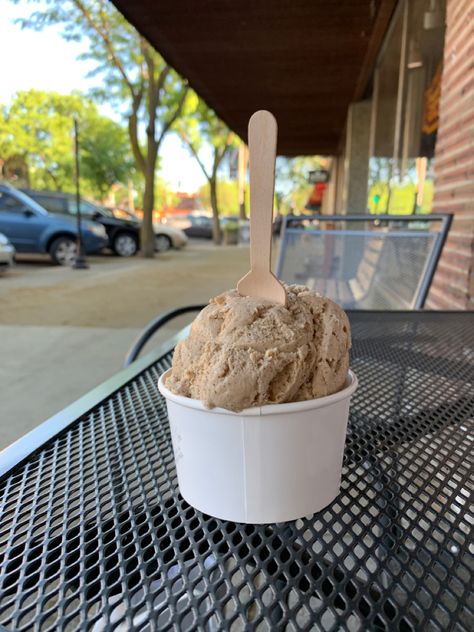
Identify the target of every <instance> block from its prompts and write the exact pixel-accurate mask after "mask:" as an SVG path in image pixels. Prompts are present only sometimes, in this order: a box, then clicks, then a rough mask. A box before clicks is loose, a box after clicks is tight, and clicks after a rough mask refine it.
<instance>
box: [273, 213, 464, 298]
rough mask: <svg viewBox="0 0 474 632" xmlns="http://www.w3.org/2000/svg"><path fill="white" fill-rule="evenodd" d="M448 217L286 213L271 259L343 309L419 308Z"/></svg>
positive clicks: (285, 274) (289, 278) (284, 274)
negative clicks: (275, 254)
mask: <svg viewBox="0 0 474 632" xmlns="http://www.w3.org/2000/svg"><path fill="white" fill-rule="evenodd" d="M451 220H452V216H451V215H448V214H437V215H434V214H433V215H423V216H419V215H418V216H408V217H406V216H392V215H373V216H371V215H332V216H322V215H311V216H308V215H306V216H294V215H291V216H287V217H286V218H285V220H284V224H283V232H282V240H281V246H280V253H279V257H278V264H277V276H278V277H279V278H280V279H281V280H282V281H285V282H286V283H297V284H302V285H307V286H309V287H310V288H311V289H314V290H316V291H317V292H319V293H320V294H323V295H325V296H328V297H329V298H331V299H333V300H334V301H336V302H337V303H339V304H340V305H341V306H342V307H344V308H345V309H382V310H405V309H421V308H422V307H423V305H424V303H425V300H426V297H427V295H428V290H429V287H430V284H431V281H432V278H433V275H434V272H435V270H436V265H437V263H438V260H439V257H440V254H441V250H442V248H443V244H444V242H445V239H446V236H447V233H448V231H449V227H450V224H451Z"/></svg>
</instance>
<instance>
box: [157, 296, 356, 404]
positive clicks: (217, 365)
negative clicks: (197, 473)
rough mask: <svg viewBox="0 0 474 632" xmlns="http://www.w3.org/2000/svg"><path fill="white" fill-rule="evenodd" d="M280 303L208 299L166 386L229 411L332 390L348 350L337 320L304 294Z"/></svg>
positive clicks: (343, 324) (338, 315) (342, 321)
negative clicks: (282, 303)
mask: <svg viewBox="0 0 474 632" xmlns="http://www.w3.org/2000/svg"><path fill="white" fill-rule="evenodd" d="M286 295H287V302H286V305H280V304H277V303H274V302H271V301H267V300H265V299H260V298H256V297H251V296H241V295H240V294H239V292H237V291H236V290H231V291H229V292H226V293H224V294H221V295H219V296H217V297H216V298H213V299H211V301H210V303H209V305H207V307H205V308H204V309H203V310H202V311H201V312H200V314H199V315H198V316H197V318H196V319H195V320H194V322H193V324H192V326H191V331H190V334H189V337H188V338H187V339H186V340H183V341H182V342H180V343H179V344H178V345H177V347H176V350H175V354H174V357H173V367H172V370H171V372H170V373H169V374H168V375H167V379H166V386H167V387H168V388H169V389H170V390H171V391H172V392H174V393H176V394H177V395H183V396H185V397H190V398H193V399H198V400H201V401H202V402H203V403H204V405H205V406H206V407H208V408H213V407H221V408H225V409H227V410H231V411H240V410H243V409H244V408H250V407H252V406H264V405H267V404H279V403H284V402H296V401H302V400H308V399H314V398H317V397H321V396H324V395H330V394H332V393H335V392H336V391H338V390H340V389H341V388H342V387H343V385H344V382H345V380H346V377H347V371H348V366H349V348H350V344H351V337H350V326H349V321H348V319H347V316H346V314H345V312H344V311H343V310H342V309H341V308H340V307H339V306H338V305H336V304H335V303H333V302H332V301H331V300H329V299H327V298H324V297H322V296H319V295H318V294H316V293H315V292H313V291H311V290H309V289H308V288H306V287H304V286H298V285H290V286H287V287H286Z"/></svg>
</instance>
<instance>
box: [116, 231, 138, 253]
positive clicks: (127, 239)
mask: <svg viewBox="0 0 474 632" xmlns="http://www.w3.org/2000/svg"><path fill="white" fill-rule="evenodd" d="M112 248H113V251H114V252H115V254H116V255H118V256H119V257H133V255H135V254H136V253H137V250H138V243H137V239H136V237H134V236H133V235H132V234H130V233H119V234H118V235H116V236H115V237H114V241H113V245H112Z"/></svg>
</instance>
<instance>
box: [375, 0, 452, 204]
mask: <svg viewBox="0 0 474 632" xmlns="http://www.w3.org/2000/svg"><path fill="white" fill-rule="evenodd" d="M445 10H446V1H445V0H411V1H408V0H402V1H401V2H400V3H399V5H398V8H397V11H396V13H395V16H394V18H393V21H392V25H391V28H390V30H389V32H388V34H387V37H386V41H385V44H384V46H383V47H382V50H381V54H380V56H379V59H378V63H377V67H376V70H375V74H374V88H373V102H372V103H373V105H372V107H373V110H372V123H371V153H370V162H369V199H368V207H369V211H370V212H371V213H387V212H388V213H391V214H411V213H426V212H430V210H431V202H432V198H433V169H434V162H433V156H434V148H435V144H436V135H437V129H438V108H439V97H440V84H441V74H442V59H443V47H444V35H445V32H444V31H445V27H444V24H445Z"/></svg>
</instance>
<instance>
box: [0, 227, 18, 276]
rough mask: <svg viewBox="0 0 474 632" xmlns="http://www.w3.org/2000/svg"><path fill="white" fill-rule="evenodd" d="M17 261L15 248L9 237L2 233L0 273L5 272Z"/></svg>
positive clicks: (0, 241) (0, 237) (0, 235)
mask: <svg viewBox="0 0 474 632" xmlns="http://www.w3.org/2000/svg"><path fill="white" fill-rule="evenodd" d="M14 261H15V248H14V247H13V246H12V244H11V243H10V241H9V239H8V237H7V236H6V235H4V234H3V233H0V275H2V274H5V272H6V271H7V270H8V268H11V267H12V265H13V263H14Z"/></svg>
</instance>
